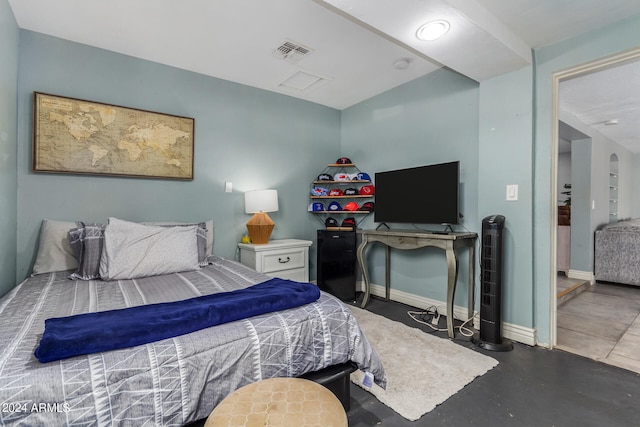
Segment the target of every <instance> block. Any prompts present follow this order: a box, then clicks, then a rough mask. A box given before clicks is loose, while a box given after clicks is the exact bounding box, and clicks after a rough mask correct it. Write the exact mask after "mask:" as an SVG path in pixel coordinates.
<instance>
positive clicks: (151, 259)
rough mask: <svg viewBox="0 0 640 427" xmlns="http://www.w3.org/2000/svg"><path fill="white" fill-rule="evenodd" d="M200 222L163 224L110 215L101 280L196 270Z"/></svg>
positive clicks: (105, 237) (105, 236)
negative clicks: (126, 219) (157, 224)
mask: <svg viewBox="0 0 640 427" xmlns="http://www.w3.org/2000/svg"><path fill="white" fill-rule="evenodd" d="M198 228H199V227H198V226H197V225H191V226H179V227H160V226H149V225H142V224H137V223H135V222H128V221H123V220H120V219H117V218H109V222H108V224H107V226H106V228H105V231H104V244H103V247H102V255H101V258H100V277H101V278H102V280H123V279H135V278H138V277H147V276H158V275H161V274H169V273H176V272H180V271H190V270H197V269H198V268H199V265H198V264H199V263H198V246H197V232H198Z"/></svg>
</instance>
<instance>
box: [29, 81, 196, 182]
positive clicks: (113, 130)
mask: <svg viewBox="0 0 640 427" xmlns="http://www.w3.org/2000/svg"><path fill="white" fill-rule="evenodd" d="M34 106H35V108H34V116H35V120H34V145H33V170H34V171H36V172H60V173H80V174H108V175H126V176H140V177H153V178H172V179H193V143H194V139H193V131H194V120H193V119H191V118H187V117H179V116H173V115H167V114H160V113H153V112H149V111H143V110H137V109H132V108H126V107H117V106H112V105H106V104H101V103H96V102H90V101H83V100H79V99H73V98H64V97H60V96H55V95H47V94H43V93H38V92H36V93H35V101H34Z"/></svg>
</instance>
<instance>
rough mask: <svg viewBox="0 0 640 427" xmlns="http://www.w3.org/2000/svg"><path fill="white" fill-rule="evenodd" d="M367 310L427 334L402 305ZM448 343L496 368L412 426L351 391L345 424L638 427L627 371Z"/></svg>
mask: <svg viewBox="0 0 640 427" xmlns="http://www.w3.org/2000/svg"><path fill="white" fill-rule="evenodd" d="M367 309H369V310H371V311H372V312H375V313H377V314H381V315H384V316H386V317H388V318H391V319H393V320H397V321H401V322H403V323H406V324H407V325H410V326H413V327H417V328H421V329H423V328H424V330H425V331H428V330H429V329H428V328H427V327H425V326H421V325H419V324H416V323H415V322H413V321H412V320H411V319H410V318H409V317H408V316H407V315H406V311H407V310H409V309H411V308H410V307H408V306H406V305H403V304H399V303H394V302H383V301H380V300H377V299H373V300H372V301H371V303H370V304H369V305H368V307H367ZM437 334H438V336H441V337H443V338H445V337H446V333H437ZM455 342H456V343H458V344H460V345H463V346H465V347H468V348H471V349H474V350H475V351H479V352H481V353H484V354H486V355H488V356H491V357H493V358H495V359H497V360H498V361H499V362H500V363H499V364H498V366H496V367H495V368H493V369H492V370H491V371H489V372H488V373H486V374H485V375H483V376H481V377H479V378H476V379H475V380H474V381H473V382H472V383H471V384H469V385H467V386H466V387H465V388H463V389H462V390H461V391H460V392H458V393H457V394H455V395H454V396H452V397H451V398H449V399H448V400H447V401H445V402H444V403H442V404H441V405H439V406H437V407H436V408H435V409H434V410H433V411H431V412H430V413H427V414H425V415H424V416H423V417H422V418H420V419H419V420H417V421H414V422H410V421H407V420H405V419H404V418H402V417H400V416H399V415H397V414H396V413H395V412H393V411H392V410H391V409H389V408H387V407H386V406H384V405H383V404H381V403H380V402H378V401H377V400H376V399H375V398H374V397H373V396H371V395H370V394H369V393H367V392H366V391H364V390H362V389H360V387H357V386H355V385H352V386H351V399H352V401H351V410H350V411H349V413H348V416H349V426H350V427H363V426H389V427H403V426H413V427H421V426H470V425H474V426H491V427H501V426H518V427H524V426H532V427H533V426H535V427H538V426H549V427H550V426H581V427H587V426H594V427H596V426H597V427H600V426H637V425H640V424H639V423H640V421H639V420H640V404H639V403H638V402H639V400H638V396H640V375H638V374H636V373H634V372H630V371H628V370H624V369H620V368H618V367H614V366H610V365H606V364H602V363H598V362H597V361H595V360H591V359H588V358H585V357H581V356H579V355H574V354H571V353H568V352H566V351H562V350H547V349H544V348H540V347H529V346H526V345H523V344H518V343H515V345H514V349H513V351H510V352H504V353H501V352H490V351H485V350H482V349H479V348H478V347H476V346H475V345H474V344H472V343H471V342H470V340H469V338H466V337H463V336H459V335H456V339H455ZM416 375H419V373H416Z"/></svg>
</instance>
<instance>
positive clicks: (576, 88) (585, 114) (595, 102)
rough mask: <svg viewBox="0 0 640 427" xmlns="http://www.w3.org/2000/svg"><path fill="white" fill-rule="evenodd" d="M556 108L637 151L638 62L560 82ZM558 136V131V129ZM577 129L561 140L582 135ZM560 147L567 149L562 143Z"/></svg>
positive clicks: (639, 144)
mask: <svg viewBox="0 0 640 427" xmlns="http://www.w3.org/2000/svg"><path fill="white" fill-rule="evenodd" d="M558 98H559V104H560V108H561V109H562V110H564V111H565V112H566V113H568V114H570V115H573V116H575V117H576V118H577V119H578V120H579V121H580V122H582V123H584V124H585V125H587V126H588V127H590V128H592V129H594V130H595V131H597V132H599V133H600V134H602V135H604V136H605V137H607V138H608V139H610V140H612V141H615V142H617V143H618V144H620V145H622V146H623V147H625V148H626V149H628V150H630V151H631V152H634V153H638V154H640V62H638V61H636V62H631V63H624V64H620V65H617V66H614V67H612V68H608V69H606V70H603V71H598V72H595V73H591V74H587V75H584V76H580V77H576V78H572V79H570V80H565V81H562V82H560V85H559V90H558ZM561 136H562V133H561ZM584 137H585V135H582V134H580V133H579V132H578V133H577V135H576V133H575V132H573V134H567V135H565V136H564V139H565V141H567V140H568V141H570V140H575V139H582V138H584ZM562 151H570V147H569V146H568V145H567V144H566V143H565V144H564V149H562V147H561V152H562Z"/></svg>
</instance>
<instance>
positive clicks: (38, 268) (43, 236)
mask: <svg viewBox="0 0 640 427" xmlns="http://www.w3.org/2000/svg"><path fill="white" fill-rule="evenodd" d="M76 227H78V223H76V222H72V221H55V220H51V219H43V220H42V225H41V227H40V243H39V244H38V254H37V255H36V262H35V263H34V264H33V271H32V274H43V273H50V272H52V271H65V270H75V269H76V268H78V260H76V257H75V255H74V253H73V250H72V249H71V244H70V243H69V230H71V229H72V228H76Z"/></svg>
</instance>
